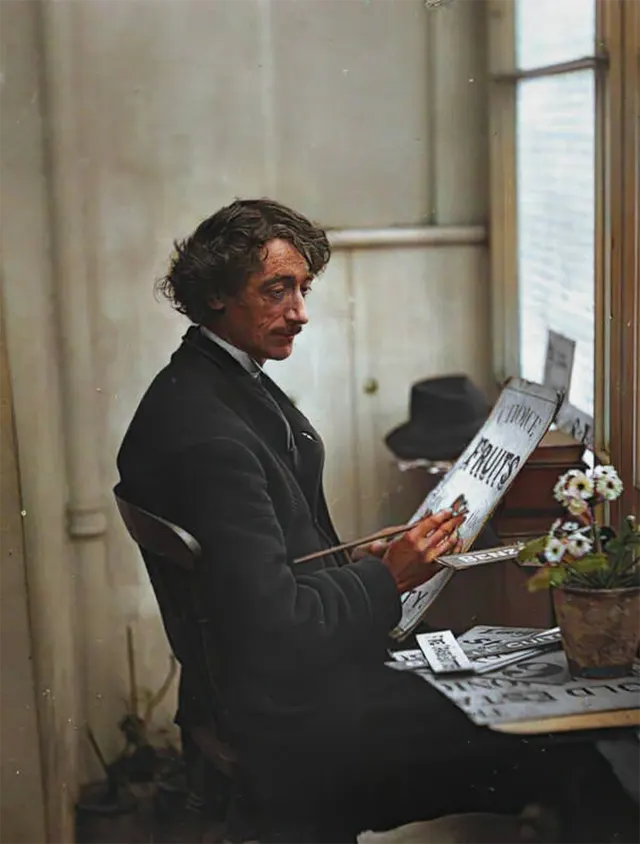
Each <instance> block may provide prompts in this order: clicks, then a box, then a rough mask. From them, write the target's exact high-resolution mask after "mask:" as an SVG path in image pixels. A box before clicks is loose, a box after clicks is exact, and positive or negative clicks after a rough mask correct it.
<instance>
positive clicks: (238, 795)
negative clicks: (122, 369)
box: [114, 485, 253, 841]
mask: <svg viewBox="0 0 640 844" xmlns="http://www.w3.org/2000/svg"><path fill="white" fill-rule="evenodd" d="M114 496H115V500H116V504H117V506H118V510H119V512H120V515H121V517H122V520H123V522H124V524H125V527H126V528H127V531H128V532H129V535H130V536H131V538H132V539H133V540H134V542H136V544H137V545H138V546H139V548H140V549H141V551H142V552H143V557H144V560H145V564H146V566H147V569H148V571H149V576H150V579H151V582H152V585H153V589H154V592H155V595H156V599H157V601H158V605H159V608H160V614H161V616H162V619H163V622H164V626H165V630H166V632H167V637H168V639H169V642H170V645H171V648H172V650H173V652H174V654H175V655H176V658H177V659H178V660H179V662H180V663H181V664H182V665H183V667H185V666H186V665H188V666H189V669H190V670H191V673H192V676H194V677H198V679H199V682H200V684H201V686H203V687H204V688H205V689H209V691H210V694H211V696H212V699H215V697H216V678H215V665H214V663H215V653H214V650H213V647H214V646H213V643H212V637H211V632H210V624H209V619H208V614H207V609H206V607H205V606H204V604H203V601H202V596H203V593H204V590H203V589H202V588H201V587H200V578H199V576H198V561H199V559H200V556H201V553H202V549H201V547H200V544H199V543H198V541H197V540H196V539H195V537H193V536H192V535H191V534H190V533H188V532H187V531H186V530H184V529H183V528H181V527H179V526H178V525H175V524H173V523H172V522H170V521H167V520H166V519H163V518H162V517H160V516H156V515H155V514H153V513H150V512H148V511H147V510H144V509H143V508H141V507H138V506H136V505H135V504H133V503H131V502H130V501H128V500H127V499H126V498H124V496H123V494H122V490H121V485H118V486H117V487H116V488H115V490H114ZM188 732H189V738H190V739H191V741H192V743H193V744H194V745H195V746H196V747H197V748H198V750H199V752H200V753H201V754H202V756H203V757H204V759H205V760H206V762H208V763H210V764H212V765H213V766H214V767H215V769H216V770H217V771H219V772H220V773H221V774H223V775H224V776H225V777H227V778H229V779H230V780H231V783H232V785H231V800H230V804H229V807H228V811H227V813H226V814H227V817H226V825H227V839H228V840H229V839H230V840H239V841H242V840H246V836H247V834H248V833H247V829H248V828H251V827H252V823H253V822H252V821H251V820H250V818H249V817H248V815H251V812H250V811H246V810H245V808H244V807H245V805H246V798H245V796H244V791H243V789H242V787H241V784H240V780H241V773H240V768H239V765H238V758H237V754H236V752H235V751H234V749H233V748H232V747H231V746H230V745H229V744H227V743H226V742H224V741H222V739H221V738H220V735H219V730H218V726H217V724H216V723H215V722H214V721H211V722H210V723H208V724H207V725H205V726H198V727H195V728H192V729H190V730H189V731H188ZM196 803H197V801H192V805H195V804H196ZM240 815H242V817H240ZM234 830H235V832H234Z"/></svg>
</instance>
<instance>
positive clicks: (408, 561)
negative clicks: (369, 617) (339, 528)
mask: <svg viewBox="0 0 640 844" xmlns="http://www.w3.org/2000/svg"><path fill="white" fill-rule="evenodd" d="M464 520H465V516H464V515H462V516H454V515H453V514H452V512H451V510H441V511H440V512H439V513H434V514H433V515H431V516H428V517H427V518H426V519H423V520H422V521H420V522H418V523H417V524H416V526H415V527H413V528H411V530H409V531H407V533H405V534H404V535H403V536H401V537H399V538H398V539H395V540H394V541H393V542H391V543H390V544H389V548H388V550H387V552H386V553H385V555H384V557H383V558H382V562H383V563H384V564H385V565H386V566H387V568H388V569H389V571H390V572H391V574H392V575H393V579H394V580H395V582H396V586H397V587H398V592H400V593H402V592H407V591H408V590H409V589H415V587H416V586H419V585H420V584H421V583H424V582H425V581H427V580H429V579H430V578H432V577H433V576H434V574H437V572H438V571H439V568H438V567H437V566H434V565H433V563H434V561H435V559H436V557H442V556H444V555H445V554H455V553H456V552H457V551H458V550H460V547H461V541H460V538H459V537H458V527H459V526H460V525H461V524H462V523H463V522H464Z"/></svg>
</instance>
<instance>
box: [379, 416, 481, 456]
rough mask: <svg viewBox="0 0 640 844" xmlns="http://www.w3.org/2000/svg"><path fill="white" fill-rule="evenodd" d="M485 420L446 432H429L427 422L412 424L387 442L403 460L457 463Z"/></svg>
mask: <svg viewBox="0 0 640 844" xmlns="http://www.w3.org/2000/svg"><path fill="white" fill-rule="evenodd" d="M486 418H487V417H486V416H482V417H477V418H475V419H471V420H469V421H468V422H465V423H463V424H461V425H456V426H455V427H452V428H448V429H447V430H446V431H434V430H429V426H428V425H425V424H424V422H422V423H420V422H416V421H409V422H405V423H404V424H403V425H399V426H398V427H397V428H394V430H393V431H391V432H390V433H389V434H387V435H386V437H385V442H386V444H387V446H388V447H389V448H390V449H391V451H392V452H393V453H394V454H395V456H396V457H398V458H400V459H401V460H421V459H422V460H455V459H456V458H457V457H459V455H460V454H462V452H463V451H464V449H465V448H466V447H467V446H468V445H469V443H470V442H471V440H472V439H473V438H474V437H475V435H476V434H477V433H478V431H479V430H480V428H481V427H482V426H483V425H484V423H485V421H486Z"/></svg>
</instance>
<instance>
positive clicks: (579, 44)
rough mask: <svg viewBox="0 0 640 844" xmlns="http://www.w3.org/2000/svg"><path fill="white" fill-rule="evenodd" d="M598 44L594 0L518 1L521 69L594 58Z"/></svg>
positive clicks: (517, 22) (517, 38)
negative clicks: (586, 57) (587, 57)
mask: <svg viewBox="0 0 640 844" xmlns="http://www.w3.org/2000/svg"><path fill="white" fill-rule="evenodd" d="M595 44H596V4H595V0H516V61H517V64H518V67H519V68H523V69H524V68H530V67H543V66H544V65H549V64H557V63H558V62H566V61H570V60H571V59H581V58H583V57H584V56H591V55H593V53H594V52H595Z"/></svg>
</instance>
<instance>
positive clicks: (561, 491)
mask: <svg viewBox="0 0 640 844" xmlns="http://www.w3.org/2000/svg"><path fill="white" fill-rule="evenodd" d="M583 474H584V472H581V471H580V470H579V469H569V471H568V472H565V473H564V475H560V477H559V478H558V480H557V482H556V485H555V486H554V488H553V495H554V497H555V499H556V501H559V502H560V503H561V504H563V505H564V506H565V507H566V505H567V501H568V500H569V495H568V493H567V490H568V488H569V484H570V483H571V481H572V480H573V479H574V478H575V477H576V476H578V475H583Z"/></svg>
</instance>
